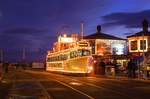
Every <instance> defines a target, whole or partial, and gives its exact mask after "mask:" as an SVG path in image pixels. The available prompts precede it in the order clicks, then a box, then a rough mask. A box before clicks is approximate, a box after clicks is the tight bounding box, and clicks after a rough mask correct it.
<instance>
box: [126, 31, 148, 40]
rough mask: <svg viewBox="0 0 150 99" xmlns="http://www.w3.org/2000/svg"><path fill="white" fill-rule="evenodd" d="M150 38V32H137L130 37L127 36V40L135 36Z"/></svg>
mask: <svg viewBox="0 0 150 99" xmlns="http://www.w3.org/2000/svg"><path fill="white" fill-rule="evenodd" d="M143 35H144V36H150V32H149V31H147V32H144V31H140V32H137V33H135V34H133V35H130V36H127V38H129V37H136V36H143Z"/></svg>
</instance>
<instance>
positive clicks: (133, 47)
mask: <svg viewBox="0 0 150 99" xmlns="http://www.w3.org/2000/svg"><path fill="white" fill-rule="evenodd" d="M131 50H137V41H131Z"/></svg>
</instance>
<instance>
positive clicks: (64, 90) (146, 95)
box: [0, 70, 150, 99]
mask: <svg viewBox="0 0 150 99" xmlns="http://www.w3.org/2000/svg"><path fill="white" fill-rule="evenodd" d="M10 75H11V76H10ZM8 76H9V77H6V78H5V80H4V81H5V82H4V83H7V82H11V84H9V86H10V85H11V87H9V90H8V91H6V92H3V93H5V95H6V94H8V95H6V97H5V98H6V99H8V98H9V99H13V98H14V99H150V81H141V80H132V79H123V78H122V79H121V78H120V79H116V78H106V77H100V76H96V77H83V76H82V77H81V76H78V77H76V76H67V75H60V74H54V73H50V72H45V71H32V70H16V71H14V72H11V73H10V74H9V75H8ZM1 85H2V84H1ZM0 87H1V86H0Z"/></svg>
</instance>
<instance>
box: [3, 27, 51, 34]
mask: <svg viewBox="0 0 150 99" xmlns="http://www.w3.org/2000/svg"><path fill="white" fill-rule="evenodd" d="M45 32H48V29H37V28H24V27H23V28H22V27H21V28H11V29H7V30H4V31H2V33H3V34H16V35H17V34H24V35H27V34H28V35H37V34H39V33H45Z"/></svg>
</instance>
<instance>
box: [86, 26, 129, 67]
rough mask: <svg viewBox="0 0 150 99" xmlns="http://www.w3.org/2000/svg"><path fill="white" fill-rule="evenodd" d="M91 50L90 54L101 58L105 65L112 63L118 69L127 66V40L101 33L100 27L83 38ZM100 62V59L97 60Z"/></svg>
mask: <svg viewBox="0 0 150 99" xmlns="http://www.w3.org/2000/svg"><path fill="white" fill-rule="evenodd" d="M84 39H86V40H87V41H88V42H89V43H90V46H91V48H92V54H93V55H96V56H101V57H102V58H103V59H104V61H105V63H109V62H114V60H115V61H116V62H115V63H116V64H117V65H118V68H125V67H126V65H127V60H128V59H127V58H128V57H127V55H126V54H127V40H126V39H123V38H120V37H116V36H113V35H109V34H108V33H103V32H102V31H101V26H100V25H98V26H97V32H96V33H93V34H91V35H88V36H85V37H84ZM99 60H101V59H99Z"/></svg>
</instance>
